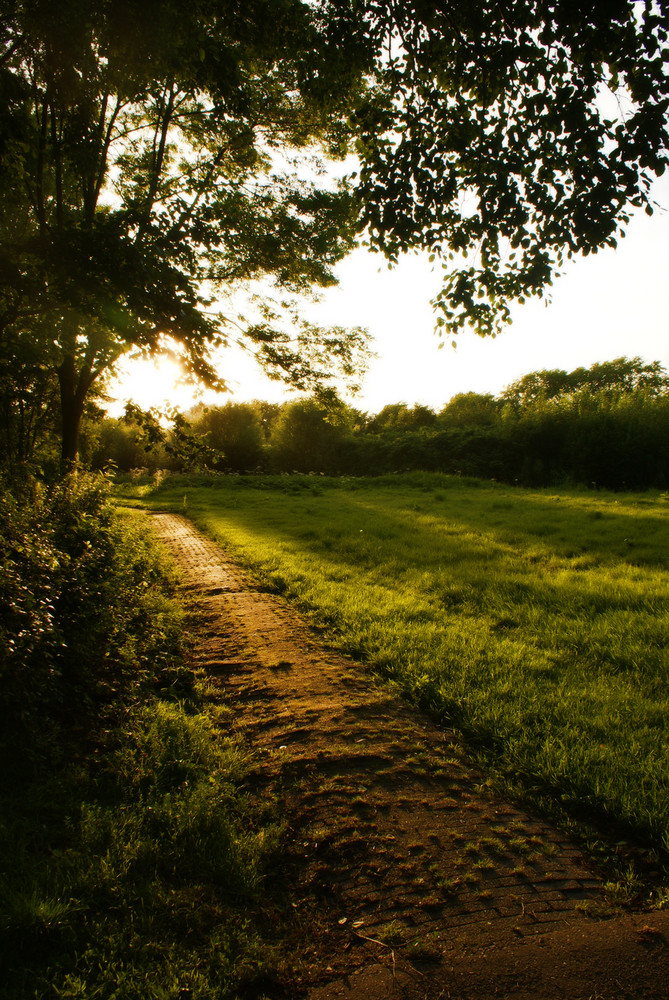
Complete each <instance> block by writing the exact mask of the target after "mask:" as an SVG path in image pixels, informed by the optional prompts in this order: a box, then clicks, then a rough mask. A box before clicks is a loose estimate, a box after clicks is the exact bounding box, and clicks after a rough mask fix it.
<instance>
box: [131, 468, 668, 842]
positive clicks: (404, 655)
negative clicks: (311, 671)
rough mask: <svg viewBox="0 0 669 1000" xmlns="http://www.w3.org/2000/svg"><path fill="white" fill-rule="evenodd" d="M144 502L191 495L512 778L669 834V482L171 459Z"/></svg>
mask: <svg viewBox="0 0 669 1000" xmlns="http://www.w3.org/2000/svg"><path fill="white" fill-rule="evenodd" d="M147 490H148V492H147ZM135 493H136V494H137V491H135ZM145 501H146V502H149V503H152V504H157V505H167V506H169V505H172V506H174V507H177V508H179V509H180V510H181V511H182V512H183V511H184V510H185V511H186V512H187V513H188V514H189V515H190V516H192V517H193V518H194V519H195V520H196V522H197V523H199V524H200V525H202V526H203V527H204V528H206V529H207V530H208V531H209V532H210V533H211V534H212V535H213V536H214V537H215V538H217V539H219V540H220V541H221V542H222V543H224V544H225V545H227V546H229V547H230V548H232V550H233V551H235V552H236V553H238V554H239V556H240V557H241V558H242V559H243V560H245V561H246V562H247V563H248V564H249V565H250V566H252V567H253V568H254V569H255V571H256V572H257V573H259V574H260V575H261V576H262V577H263V578H264V580H265V581H266V582H267V583H268V584H269V585H271V586H272V587H274V588H275V589H276V590H279V591H281V592H283V593H285V594H287V595H288V596H289V597H291V598H293V599H295V600H296V601H297V602H298V603H299V604H300V605H301V606H302V607H303V608H304V609H305V610H307V611H308V612H309V613H310V614H311V615H313V618H314V620H315V621H316V622H318V623H320V624H321V625H325V626H327V627H328V628H330V629H331V630H332V632H333V633H334V634H335V635H336V637H337V638H338V641H339V642H340V644H341V645H342V646H343V648H345V649H346V650H348V651H349V652H351V653H353V654H354V655H358V656H363V657H364V658H365V659H366V660H367V661H369V662H370V663H372V664H373V665H374V666H375V668H376V669H377V670H379V671H381V672H382V673H383V674H384V675H385V676H386V677H388V678H389V679H390V680H391V681H392V682H394V683H395V684H396V685H398V686H399V688H401V690H402V691H404V692H405V693H406V694H407V695H408V696H409V697H411V698H413V699H414V700H416V701H417V702H418V703H420V704H422V705H424V706H427V707H429V709H430V710H431V711H432V712H434V713H435V714H436V715H437V716H438V717H439V718H440V719H442V720H443V721H444V722H446V723H448V724H452V725H454V726H456V727H457V728H458V729H460V730H461V731H462V732H463V733H464V734H465V735H466V738H467V740H468V743H469V746H470V748H471V750H472V751H473V752H474V753H476V754H478V755H479V756H480V758H481V759H482V760H483V761H485V762H486V766H487V767H488V768H489V769H490V771H491V773H493V774H494V775H495V776H496V779H497V780H498V781H503V782H505V783H506V785H507V786H511V787H512V789H513V790H514V791H515V792H516V793H518V794H521V795H523V796H525V797H529V798H530V799H533V800H534V801H535V802H538V801H540V800H542V801H543V804H544V805H547V804H548V806H549V808H551V809H553V810H555V811H561V812H562V813H563V814H566V815H569V816H571V817H574V818H577V819H579V820H587V821H588V822H591V823H592V822H594V823H595V824H598V825H599V827H600V829H601V830H602V831H604V832H605V833H607V832H608V834H609V835H611V836H612V837H614V838H615V837H619V836H621V835H623V836H632V837H634V838H636V839H637V840H639V841H641V842H642V843H645V844H647V845H649V846H652V847H654V848H657V849H660V850H664V851H666V850H668V849H669V834H668V830H669V739H668V736H669V686H668V684H667V681H668V680H669V654H668V651H667V636H668V635H669V590H668V588H667V569H668V564H669V520H668V518H667V515H668V514H669V504H668V503H667V500H666V498H662V497H661V496H659V495H655V496H650V495H638V496H635V495H630V494H625V495H624V494H607V493H604V492H561V493H559V494H558V493H555V492H546V491H527V490H520V489H514V488H511V487H506V486H500V485H499V484H494V483H487V484H486V483H481V482H479V481H477V480H471V481H462V480H459V479H457V478H450V477H445V476H438V475H421V474H416V475H410V476H390V477H386V478H380V479H375V480H371V479H370V480H365V479H359V480H356V479H350V480H327V479H324V478H317V477H282V478H274V479H269V478H267V479H256V478H249V479H243V478H234V477H218V478H211V479H206V478H201V479H199V480H196V479H192V480H189V479H187V478H179V477H174V478H172V479H170V480H167V481H166V482H165V483H164V484H163V485H162V486H161V487H160V488H159V489H155V490H154V489H148V488H146V489H145Z"/></svg>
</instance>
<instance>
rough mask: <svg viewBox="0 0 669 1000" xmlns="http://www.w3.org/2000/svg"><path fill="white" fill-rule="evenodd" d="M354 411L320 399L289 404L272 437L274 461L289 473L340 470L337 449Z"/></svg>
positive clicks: (275, 426)
mask: <svg viewBox="0 0 669 1000" xmlns="http://www.w3.org/2000/svg"><path fill="white" fill-rule="evenodd" d="M351 423H352V416H351V412H350V411H349V409H348V407H346V406H344V405H343V404H341V405H340V406H338V407H334V406H332V405H330V406H324V405H323V404H322V403H321V402H320V401H319V400H317V399H300V400H296V401H295V402H293V403H286V404H285V405H284V406H283V407H282V409H281V412H280V414H279V416H278V418H277V421H276V423H275V425H274V428H273V431H272V436H271V438H270V447H271V455H272V460H273V461H274V463H275V464H276V465H277V466H278V468H280V469H281V470H282V471H287V472H292V471H295V472H337V471H338V448H339V446H340V445H341V443H342V441H343V440H344V438H345V437H346V435H347V434H348V433H349V432H350V429H351Z"/></svg>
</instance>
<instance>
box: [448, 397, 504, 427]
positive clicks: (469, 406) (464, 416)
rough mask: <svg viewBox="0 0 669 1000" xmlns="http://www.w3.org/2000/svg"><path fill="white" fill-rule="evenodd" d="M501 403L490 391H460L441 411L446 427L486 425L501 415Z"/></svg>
mask: <svg viewBox="0 0 669 1000" xmlns="http://www.w3.org/2000/svg"><path fill="white" fill-rule="evenodd" d="M499 411H500V404H499V402H498V401H497V400H496V399H495V397H494V396H492V395H490V393H479V392H458V393H456V395H455V396H453V397H452V398H451V399H450V400H449V401H448V403H447V404H446V406H445V407H444V408H443V410H441V411H440V413H439V417H438V420H439V423H440V424H441V425H443V426H446V427H484V426H490V425H491V424H494V423H495V422H496V420H497V419H498V417H499Z"/></svg>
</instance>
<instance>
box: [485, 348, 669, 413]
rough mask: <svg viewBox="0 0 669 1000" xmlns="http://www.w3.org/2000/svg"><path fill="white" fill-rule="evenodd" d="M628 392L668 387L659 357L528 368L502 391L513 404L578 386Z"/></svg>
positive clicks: (524, 403) (668, 379)
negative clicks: (560, 367) (562, 367)
mask: <svg viewBox="0 0 669 1000" xmlns="http://www.w3.org/2000/svg"><path fill="white" fill-rule="evenodd" d="M584 389H585V390H588V391H590V392H595V393H599V392H618V393H630V392H636V391H638V390H643V391H644V392H646V393H648V394H650V395H658V394H661V393H665V392H667V391H668V390H669V375H667V372H666V370H665V369H664V368H663V366H662V365H661V364H660V362H659V361H653V362H651V363H650V364H646V363H644V362H643V361H642V359H641V358H638V357H637V358H625V357H623V358H616V359H615V360H613V361H604V362H598V363H596V364H594V365H592V366H591V367H590V368H575V369H574V370H573V371H571V372H565V371H561V370H557V369H556V370H551V371H538V372H530V373H529V375H523V377H522V378H520V379H518V380H517V381H515V382H512V383H511V385H509V386H507V388H506V389H505V390H504V392H503V393H502V397H501V398H502V399H503V400H504V401H506V402H508V403H511V404H512V405H513V406H528V405H530V404H532V403H535V402H537V401H538V400H541V399H556V398H557V397H559V396H563V395H567V394H569V393H573V392H579V391H581V390H584Z"/></svg>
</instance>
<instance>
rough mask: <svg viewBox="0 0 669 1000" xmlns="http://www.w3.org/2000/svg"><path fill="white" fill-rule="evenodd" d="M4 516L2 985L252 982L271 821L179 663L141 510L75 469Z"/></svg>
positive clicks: (162, 575)
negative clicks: (118, 502) (124, 511)
mask: <svg viewBox="0 0 669 1000" xmlns="http://www.w3.org/2000/svg"><path fill="white" fill-rule="evenodd" d="M0 517H1V518H2V522H1V524H2V531H1V532H0V545H1V546H2V547H1V549H0V556H1V561H0V609H1V612H2V613H1V614H0V622H2V626H1V631H0V713H1V714H2V719H3V726H2V732H1V733H0V755H1V763H2V768H1V771H0V773H1V775H2V777H1V780H0V815H1V816H2V822H1V823H0V856H1V857H2V862H0V982H1V983H2V986H1V987H0V992H1V993H2V996H3V998H7V1000H19V998H23V997H26V996H82V997H83V996H86V997H92V996H105V997H110V998H111V997H118V998H120V997H123V998H126V997H136V998H140V997H141V998H142V1000H143V998H146V997H159V996H160V997H170V998H174V1000H177V998H179V997H183V996H184V994H185V992H188V995H189V996H192V997H199V998H201V1000H204V998H207V1000H209V998H211V997H220V998H221V1000H222V998H223V997H229V996H231V995H234V994H235V993H236V991H238V990H239V989H240V988H241V987H242V986H243V987H244V988H248V989H249V990H251V991H252V990H253V989H254V987H255V985H256V984H257V983H258V982H260V981H267V980H268V978H271V977H272V975H274V974H275V969H276V961H277V959H276V953H275V946H274V941H273V937H272V933H270V932H269V931H268V930H267V928H266V927H265V926H264V925H263V918H262V914H263V912H264V910H265V908H267V907H272V906H274V903H273V901H272V900H271V899H270V898H269V897H268V896H267V894H266V893H265V891H264V888H263V881H262V880H263V876H264V874H265V871H266V869H267V867H268V865H269V863H270V861H271V859H272V858H273V856H274V853H275V851H276V849H277V847H278V844H279V842H280V837H281V827H280V824H279V823H278V821H277V818H276V816H275V815H274V812H273V807H272V804H271V802H270V801H269V800H268V798H267V796H265V798H264V800H263V802H262V804H261V805H260V806H258V805H255V804H254V803H253V802H252V801H250V800H249V798H248V797H247V795H246V794H244V793H243V791H242V790H241V786H242V784H243V782H244V780H245V778H246V776H247V774H248V770H249V767H250V766H251V764H252V760H251V758H250V756H249V753H248V751H247V750H246V749H245V748H244V747H243V746H242V745H241V744H240V743H239V742H237V741H236V740H234V739H232V738H231V737H229V736H227V735H225V733H224V731H223V727H222V724H223V723H225V721H226V719H225V714H224V710H223V709H222V708H221V707H220V706H219V707H218V708H217V707H216V705H214V704H212V703H210V702H209V701H208V699H207V696H206V692H204V691H202V690H199V689H197V688H196V687H194V678H193V674H192V673H191V671H189V670H187V669H186V668H185V666H184V658H183V654H184V647H183V638H182V636H183V610H182V609H180V608H179V607H178V606H177V605H176V604H175V603H174V601H173V600H171V599H170V598H169V592H170V591H171V590H172V583H171V580H170V577H169V570H168V567H167V565H166V564H165V563H164V561H163V560H162V559H161V558H159V557H158V555H157V553H156V551H155V550H154V549H153V547H152V546H151V544H150V542H149V538H148V534H147V531H146V525H145V523H143V520H144V519H143V518H142V523H141V524H140V523H137V524H135V523H134V521H135V518H132V517H130V516H129V515H125V516H124V517H123V518H122V519H119V518H118V517H117V516H116V515H115V514H114V512H113V510H112V507H111V505H110V502H109V491H108V484H107V483H106V481H105V480H104V479H102V478H101V477H88V476H83V475H79V476H78V477H77V478H76V480H71V481H70V480H68V481H65V482H63V483H61V484H60V485H59V486H58V487H56V488H55V489H54V490H52V491H51V492H47V491H45V490H44V488H43V487H39V486H37V485H35V484H29V485H28V486H27V487H26V489H25V492H24V493H23V494H22V495H20V496H16V495H12V494H10V493H8V492H5V494H4V496H3V498H2V503H1V504H0ZM277 909H278V910H280V908H277ZM283 919H285V915H283V916H279V912H277V914H276V916H275V917H274V919H273V921H272V924H273V926H274V928H277V927H279V926H280V925H281V920H283ZM277 933H281V932H280V931H277Z"/></svg>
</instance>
